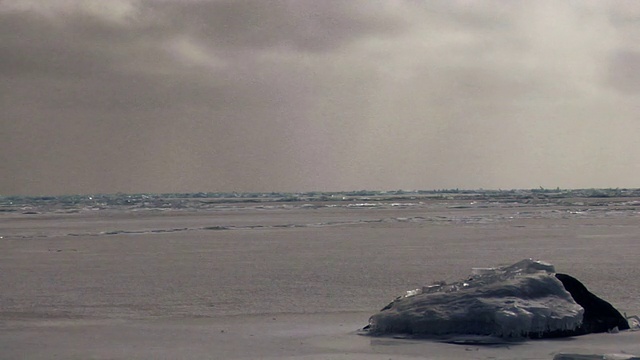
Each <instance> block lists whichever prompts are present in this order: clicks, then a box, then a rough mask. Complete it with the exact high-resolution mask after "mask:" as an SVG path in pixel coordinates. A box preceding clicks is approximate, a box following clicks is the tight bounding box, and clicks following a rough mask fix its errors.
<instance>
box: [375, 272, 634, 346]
mask: <svg viewBox="0 0 640 360" xmlns="http://www.w3.org/2000/svg"><path fill="white" fill-rule="evenodd" d="M557 275H561V274H556V273H555V269H554V267H553V265H550V264H547V263H544V262H540V261H533V260H531V259H527V260H523V261H520V262H518V263H516V264H513V265H511V266H505V267H498V268H476V269H473V271H472V275H471V276H470V277H469V278H468V279H466V280H464V281H459V282H455V283H452V284H446V283H444V282H439V283H436V284H434V285H431V286H426V287H423V288H422V289H416V290H412V291H408V292H407V293H406V294H405V295H403V296H400V297H398V298H396V299H395V300H394V301H393V302H391V303H390V304H389V305H387V306H386V307H385V308H383V309H382V310H381V311H380V312H379V313H377V314H375V315H373V316H372V317H371V318H370V319H369V325H368V326H366V327H365V328H364V329H363V330H365V331H366V332H368V333H369V334H373V335H376V334H378V335H382V334H411V335H419V336H436V337H438V336H449V335H481V336H490V337H499V338H512V339H513V338H523V337H529V338H546V337H560V336H572V335H580V334H584V333H589V332H597V331H592V330H593V329H592V328H593V327H594V326H592V325H593V324H590V325H589V326H585V324H584V323H583V321H584V319H585V318H584V315H585V308H584V307H583V306H584V304H582V306H581V304H580V302H581V301H582V302H585V300H584V299H585V298H586V299H587V300H588V301H587V302H589V304H596V305H598V306H601V305H604V304H606V305H608V306H609V307H610V308H611V310H612V311H613V313H612V312H611V311H609V309H608V308H606V306H605V310H604V312H605V313H607V314H606V315H607V316H609V315H610V318H606V319H605V320H603V321H600V320H601V319H600V318H599V316H601V313H602V311H600V308H598V309H596V310H595V311H594V310H593V309H587V311H586V312H588V313H590V314H596V318H597V319H596V320H597V321H596V325H595V327H599V328H606V327H609V329H611V328H613V327H614V326H618V325H620V326H622V327H624V325H623V324H622V322H624V324H626V321H625V320H624V318H623V317H622V315H620V314H619V313H618V312H617V311H616V310H615V309H614V308H613V307H612V306H611V305H610V304H609V303H607V302H606V301H604V300H602V299H599V298H597V297H596V296H595V295H593V294H591V293H589V292H588V291H587V290H586V288H585V287H584V285H582V284H581V283H580V282H579V281H577V280H576V279H574V278H572V277H570V276H568V275H563V276H561V277H558V276H557ZM574 280H575V282H574ZM564 283H567V284H568V285H569V286H570V287H572V288H571V289H569V288H566V286H567V284H564ZM578 284H579V285H578ZM575 289H578V290H579V294H578V293H576V294H577V295H574V294H573V292H571V293H570V291H572V290H575ZM585 291H586V293H585ZM585 294H588V295H586V297H585ZM572 295H573V296H572ZM576 296H578V298H576ZM594 298H595V299H597V300H595V299H594ZM599 301H600V302H599ZM603 303H604V304H603ZM616 314H617V316H618V317H616ZM620 319H622V320H620ZM593 320H594V319H589V321H591V322H593ZM627 328H628V327H627ZM602 331H607V329H605V330H602Z"/></svg>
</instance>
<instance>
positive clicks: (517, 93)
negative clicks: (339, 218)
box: [0, 0, 640, 194]
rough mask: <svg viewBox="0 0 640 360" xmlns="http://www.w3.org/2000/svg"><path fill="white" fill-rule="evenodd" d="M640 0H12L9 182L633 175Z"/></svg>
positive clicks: (391, 182) (258, 182)
mask: <svg viewBox="0 0 640 360" xmlns="http://www.w3.org/2000/svg"><path fill="white" fill-rule="evenodd" d="M638 38H640V5H637V4H636V3H635V2H627V1H619V2H601V1H583V2H570V1H536V2H525V1H512V2H502V1H482V2H480V1H471V0H466V1H463V0H458V1H429V2H421V1H414V0H386V1H379V2H371V1H368V0H361V1H356V0H354V1H348V2H347V1H338V0H335V1H333V0H329V1H322V2H320V1H313V0H290V1H284V0H282V1H280V0H274V1H263V0H233V1H231V0H229V1H223V0H220V1H218V0H212V1H195V0H193V1H177V0H175V1H172V0H155V1H151V0H150V1H134V0H117V1H109V2H105V1H97V0H96V1H88V0H85V1H74V0H50V1H47V2H46V5H43V2H41V1H19V0H16V1H5V2H0V39H1V41H0V56H1V59H2V61H0V78H1V80H2V81H0V94H1V95H0V107H1V108H2V109H3V116H2V118H1V119H0V130H1V131H0V137H1V138H0V140H1V141H0V154H1V155H0V167H1V169H0V170H1V171H2V173H3V174H4V176H3V177H2V179H1V180H0V194H60V193H96V192H174V191H302V190H349V189H365V188H366V189H399V188H402V189H430V188H455V187H460V188H479V187H483V188H523V187H524V188H530V187H538V186H545V187H556V186H560V187H618V186H620V187H638V186H640V183H639V182H638V180H637V179H638V174H640V165H639V164H640V162H638V161H637V159H636V157H637V156H636V155H635V148H636V147H637V145H638V140H637V139H638V135H640V122H639V119H638V116H637V114H639V113H640V111H639V110H640V108H639V107H640V105H638V104H640V102H639V101H638V100H639V97H640V75H638V74H640V46H639V45H637V41H636V40H637V39H638Z"/></svg>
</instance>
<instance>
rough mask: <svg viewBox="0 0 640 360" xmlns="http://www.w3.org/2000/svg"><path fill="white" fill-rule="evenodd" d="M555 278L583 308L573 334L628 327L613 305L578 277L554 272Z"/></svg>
mask: <svg viewBox="0 0 640 360" xmlns="http://www.w3.org/2000/svg"><path fill="white" fill-rule="evenodd" d="M556 278H557V279H558V280H560V281H561V282H562V285H563V286H564V288H565V290H567V291H568V292H569V293H570V294H571V297H572V298H573V300H574V301H575V302H576V303H578V305H580V306H582V307H583V308H584V315H583V318H582V326H580V327H579V328H578V329H576V330H575V333H574V334H573V335H583V334H592V333H602V332H607V331H610V330H612V329H613V328H615V327H617V328H618V330H628V329H629V322H628V321H627V319H625V318H624V316H622V314H620V312H619V311H618V310H616V309H615V308H614V307H613V305H611V304H609V303H608V302H606V301H605V300H602V299H601V298H599V297H597V296H596V295H594V294H593V293H591V292H590V291H589V290H587V288H586V287H585V286H584V285H583V284H582V283H581V282H580V281H579V280H578V279H576V278H574V277H572V276H569V275H567V274H556Z"/></svg>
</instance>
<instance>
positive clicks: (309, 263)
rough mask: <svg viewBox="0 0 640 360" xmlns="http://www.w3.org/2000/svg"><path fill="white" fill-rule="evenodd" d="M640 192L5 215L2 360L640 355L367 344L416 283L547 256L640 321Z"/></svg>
mask: <svg viewBox="0 0 640 360" xmlns="http://www.w3.org/2000/svg"><path fill="white" fill-rule="evenodd" d="M639 208H640V202H639V201H638V199H636V198H606V199H602V198H563V199H543V200H536V201H521V200H517V199H499V200H495V199H484V200H482V199H480V200H474V199H460V198H453V199H434V198H404V199H389V200H385V199H373V200H372V199H368V200H367V199H365V200H363V199H354V200H353V201H339V202H332V201H311V202H303V201H302V202H301V201H298V202H275V201H272V202H266V203H262V202H254V203H252V202H244V203H237V202H227V203H225V202H224V201H220V202H216V204H215V206H214V205H212V206H207V207H205V208H197V209H196V208H190V207H186V208H184V207H183V208H180V209H171V208H169V209H160V208H144V207H143V208H135V209H131V208H102V209H99V208H80V209H74V210H73V211H68V210H64V209H63V210H60V209H53V210H51V209H48V210H46V211H43V210H42V209H35V210H33V209H26V210H25V209H23V210H24V211H5V212H3V213H0V221H1V222H2V225H1V226H0V236H2V239H0V271H1V272H2V276H0V349H2V350H0V358H2V359H20V358H29V359H50V358H55V357H57V358H64V359H69V358H77V359H85V358H96V359H130V358H140V359H161V358H164V359H174V358H192V359H201V358H211V359H250V358H256V357H258V356H259V357H262V358H273V359H279V358H287V357H290V358H303V359H389V358H393V359H409V358H414V357H420V358H424V357H425V356H427V357H430V358H461V359H464V358H469V359H471V358H475V359H478V358H479V359H482V358H505V359H511V358H536V359H537V358H540V359H551V358H553V355H554V354H555V353H558V352H561V351H565V352H571V351H573V352H577V351H584V352H587V353H589V352H600V353H607V352H608V353H620V352H631V353H635V354H640V345H639V344H640V333H637V332H632V333H624V334H601V335H589V336H586V337H580V338H573V339H566V340H557V341H530V342H527V343H525V344H519V345H513V346H499V347H478V346H471V347H465V346H458V345H450V344H440V343H433V342H426V341H415V340H413V341H412V340H401V339H387V338H369V337H362V336H358V335H355V333H354V332H355V330H356V329H358V328H359V327H362V326H364V325H366V323H367V320H368V318H369V316H370V315H372V314H374V313H375V312H377V311H378V310H380V308H381V307H382V306H384V305H386V304H387V303H388V302H389V301H390V300H392V299H393V298H394V297H395V296H397V295H400V294H401V293H404V292H405V291H406V290H409V289H414V288H417V287H421V286H422V285H425V284H429V283H432V282H434V281H438V280H445V281H447V282H448V281H454V280H458V279H461V278H463V277H465V276H466V275H467V274H468V273H469V271H470V269H471V268H472V267H483V266H494V265H507V264H511V263H513V262H516V261H518V260H521V259H523V258H534V259H541V260H545V261H548V262H551V263H553V264H554V265H555V267H556V269H557V271H558V272H563V273H567V274H571V275H572V276H574V277H576V278H578V279H579V280H581V281H582V282H583V283H584V284H585V285H586V286H587V287H588V288H589V289H590V290H591V291H592V292H593V293H595V294H596V295H599V296H601V297H602V298H604V299H605V300H607V301H609V302H610V303H612V304H613V305H614V306H615V307H616V308H617V309H618V310H620V311H621V312H626V313H628V314H630V315H631V314H640V302H639V301H638V299H640V289H639V288H638V286H637V284H638V280H637V279H638V278H639V276H640V266H638V258H639V256H640V242H639V239H638V234H640V212H639V211H640V210H639Z"/></svg>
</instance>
